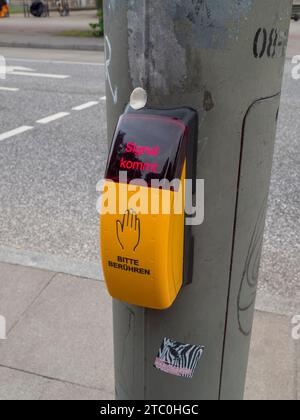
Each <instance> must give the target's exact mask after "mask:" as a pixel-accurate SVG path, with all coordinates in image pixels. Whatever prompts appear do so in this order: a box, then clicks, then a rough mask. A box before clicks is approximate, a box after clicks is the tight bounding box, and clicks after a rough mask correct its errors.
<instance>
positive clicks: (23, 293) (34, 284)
mask: <svg viewBox="0 0 300 420" xmlns="http://www.w3.org/2000/svg"><path fill="white" fill-rule="evenodd" d="M53 276H54V273H52V272H50V271H42V270H31V269H30V268H26V267H18V266H14V265H9V264H4V263H0V289H1V293H0V314H1V315H2V316H4V317H5V318H6V327H7V331H9V329H10V328H11V327H12V326H13V325H14V324H15V323H16V322H18V320H19V319H20V317H21V316H22V314H23V313H24V312H25V311H26V309H27V308H28V307H29V306H30V305H31V304H32V302H33V301H34V299H35V298H36V297H37V296H38V295H39V294H40V293H41V291H42V290H43V289H44V288H45V287H46V286H47V284H48V283H49V281H50V280H51V279H52V278H53Z"/></svg>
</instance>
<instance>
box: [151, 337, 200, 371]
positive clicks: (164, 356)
mask: <svg viewBox="0 0 300 420" xmlns="http://www.w3.org/2000/svg"><path fill="white" fill-rule="evenodd" d="M203 351H204V347H201V346H195V345H192V344H182V343H178V342H176V341H173V340H171V339H169V338H165V339H164V341H163V343H162V345H161V347H160V349H159V352H158V355H157V357H156V359H155V363H154V367H155V368H156V369H158V370H161V371H162V372H165V373H169V374H170V375H174V376H181V377H183V378H190V379H191V378H192V377H193V376H194V373H195V370H196V367H197V364H198V362H199V360H200V359H201V357H202V355H203Z"/></svg>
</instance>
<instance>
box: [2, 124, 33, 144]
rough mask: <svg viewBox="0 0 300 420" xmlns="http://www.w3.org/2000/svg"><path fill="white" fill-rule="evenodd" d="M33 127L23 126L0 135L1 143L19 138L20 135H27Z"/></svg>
mask: <svg viewBox="0 0 300 420" xmlns="http://www.w3.org/2000/svg"><path fill="white" fill-rule="evenodd" d="M32 129H33V127H29V126H27V125H23V126H22V127H18V128H16V129H14V130H11V131H7V132H6V133H3V134H0V141H3V140H6V139H9V138H10V137H14V136H17V135H18V134H22V133H25V132H26V131H29V130H32Z"/></svg>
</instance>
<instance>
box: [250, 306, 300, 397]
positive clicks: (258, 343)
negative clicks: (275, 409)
mask: <svg viewBox="0 0 300 420" xmlns="http://www.w3.org/2000/svg"><path fill="white" fill-rule="evenodd" d="M291 331H292V327H291V322H290V319H289V317H285V316H279V315H275V314H268V313H263V312H256V315H255V321H254V328H253V336H252V343H251V352H250V359H249V366H248V377H247V384H246V394H245V399H246V400H268V401H271V400H280V401H282V400H296V398H297V394H296V390H295V383H296V382H295V381H296V375H297V373H296V371H295V341H293V339H292V336H291Z"/></svg>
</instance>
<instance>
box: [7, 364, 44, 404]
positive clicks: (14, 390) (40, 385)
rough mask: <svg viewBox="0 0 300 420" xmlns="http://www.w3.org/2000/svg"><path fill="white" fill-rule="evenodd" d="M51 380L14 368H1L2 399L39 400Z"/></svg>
mask: <svg viewBox="0 0 300 420" xmlns="http://www.w3.org/2000/svg"><path fill="white" fill-rule="evenodd" d="M48 384H49V381H48V380H47V379H44V378H40V377H39V376H35V375H29V374H27V373H24V372H19V371H16V370H13V369H7V368H3V367H1V368H0V401H4V400H14V401H15V400H18V401H24V400H39V399H40V397H41V395H43V393H44V392H45V390H46V388H47V386H48Z"/></svg>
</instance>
